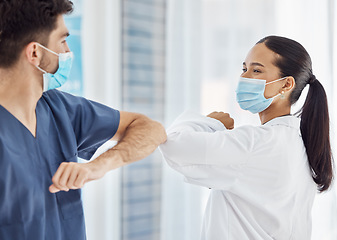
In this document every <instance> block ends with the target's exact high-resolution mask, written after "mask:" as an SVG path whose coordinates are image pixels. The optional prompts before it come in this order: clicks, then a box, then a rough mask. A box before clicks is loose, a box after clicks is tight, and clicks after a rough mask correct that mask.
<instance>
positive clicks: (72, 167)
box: [49, 161, 106, 193]
mask: <svg viewBox="0 0 337 240" xmlns="http://www.w3.org/2000/svg"><path fill="white" fill-rule="evenodd" d="M96 165H97V164H96V163H95V162H94V161H92V162H89V163H75V162H63V163H61V165H60V166H59V168H58V169H57V171H56V173H55V175H54V176H53V179H52V181H53V184H52V185H51V186H50V187H49V191H50V192H51V193H56V192H59V191H69V189H79V188H82V187H83V186H84V184H85V183H87V182H90V181H92V180H96V179H99V178H101V177H103V176H104V175H105V173H106V171H105V170H104V167H102V166H101V167H99V166H96Z"/></svg>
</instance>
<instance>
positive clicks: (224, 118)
mask: <svg viewBox="0 0 337 240" xmlns="http://www.w3.org/2000/svg"><path fill="white" fill-rule="evenodd" d="M207 117H210V118H214V119H216V120H219V121H220V122H222V124H223V125H225V127H226V128H227V129H233V128H234V119H233V118H231V117H230V116H229V113H224V112H212V113H210V114H208V115H207Z"/></svg>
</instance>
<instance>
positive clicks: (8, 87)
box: [0, 68, 42, 136]
mask: <svg viewBox="0 0 337 240" xmlns="http://www.w3.org/2000/svg"><path fill="white" fill-rule="evenodd" d="M34 78H36V76H34V75H33V73H30V72H27V71H25V69H24V68H23V69H22V71H18V70H15V69H0V105H1V106H2V107H4V108H5V109H6V110H7V111H8V112H10V113H11V114H12V115H13V116H14V117H16V118H17V119H18V120H19V121H20V122H21V123H22V124H23V125H25V126H26V127H27V128H28V129H29V130H30V131H31V133H32V134H33V135H34V136H35V131H36V114H35V109H36V105H37V102H38V101H39V99H40V98H41V96H42V89H41V86H39V85H38V80H37V79H34Z"/></svg>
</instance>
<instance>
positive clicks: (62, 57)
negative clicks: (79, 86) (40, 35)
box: [36, 44, 74, 92]
mask: <svg viewBox="0 0 337 240" xmlns="http://www.w3.org/2000/svg"><path fill="white" fill-rule="evenodd" d="M39 46H40V47H42V48H43V49H45V50H47V51H48V52H50V53H52V54H54V55H56V56H58V57H59V67H58V69H57V71H56V73H54V74H52V73H48V72H46V71H45V70H43V69H42V68H40V67H39V66H36V67H37V69H39V70H40V71H41V72H43V91H44V92H45V91H48V90H51V89H55V88H59V87H61V86H62V85H63V84H64V83H65V82H66V81H67V80H68V77H69V75H70V70H71V66H72V63H73V59H74V54H73V53H72V52H67V53H59V54H57V53H55V52H54V51H52V50H50V49H48V48H46V47H45V46H43V45H41V44H39Z"/></svg>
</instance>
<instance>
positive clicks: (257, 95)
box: [236, 77, 287, 113]
mask: <svg viewBox="0 0 337 240" xmlns="http://www.w3.org/2000/svg"><path fill="white" fill-rule="evenodd" d="M285 78H287V77H284V78H280V79H276V80H274V81H271V82H269V83H266V80H262V79H255V78H243V77H240V80H239V83H238V86H237V89H236V101H237V102H238V103H239V105H240V107H241V108H242V109H244V110H248V111H250V112H251V113H259V112H262V111H264V110H265V109H267V108H268V107H269V106H270V104H271V103H272V102H273V99H274V98H276V97H277V96H279V95H280V93H279V94H277V95H276V96H274V97H272V98H268V99H267V98H265V97H264V90H265V87H266V85H268V84H271V83H274V82H278V81H281V80H283V79H285Z"/></svg>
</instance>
